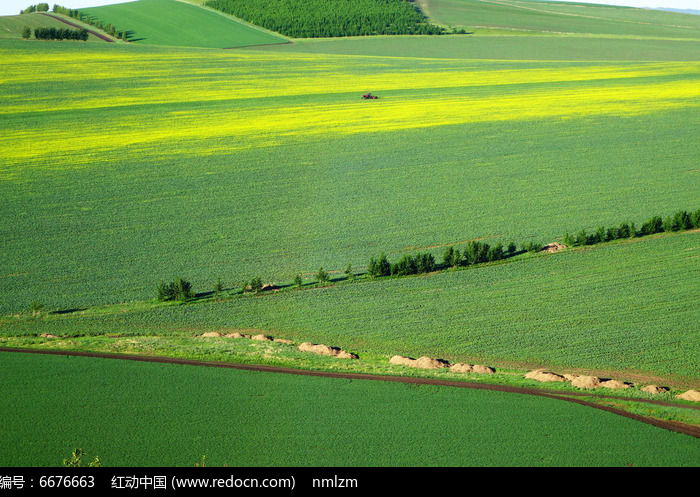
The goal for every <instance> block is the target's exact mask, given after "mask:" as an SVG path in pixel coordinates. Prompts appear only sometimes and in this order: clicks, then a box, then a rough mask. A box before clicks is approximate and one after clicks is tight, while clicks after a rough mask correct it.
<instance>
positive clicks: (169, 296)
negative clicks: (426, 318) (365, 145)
mask: <svg viewBox="0 0 700 497" xmlns="http://www.w3.org/2000/svg"><path fill="white" fill-rule="evenodd" d="M696 228H700V209H698V210H696V211H694V212H688V211H677V212H676V213H675V214H673V215H672V216H668V217H667V218H666V219H663V218H661V217H660V216H654V217H651V218H649V219H648V220H647V221H645V222H644V223H643V224H642V225H641V227H640V229H639V230H637V229H636V228H635V224H634V223H629V222H626V223H622V224H620V225H619V226H614V227H610V228H603V227H600V228H598V229H597V230H596V231H595V232H593V233H590V234H588V233H586V231H585V230H581V231H580V232H579V233H578V234H577V235H575V236H573V235H570V234H569V233H567V234H566V235H565V236H564V244H565V245H568V246H574V247H576V246H581V245H593V244H596V243H601V242H607V241H612V240H617V239H621V238H631V237H642V236H648V235H652V234H654V233H663V232H673V231H683V230H690V229H696ZM542 248H543V245H542V244H541V243H537V242H532V241H528V242H524V243H522V245H521V247H520V249H518V248H517V246H516V244H515V243H514V242H510V243H509V244H508V245H507V246H504V245H503V244H501V243H498V244H496V245H493V246H492V245H489V244H488V243H484V242H480V241H476V240H474V241H471V242H469V243H467V244H466V245H465V246H464V247H463V248H462V249H460V248H458V247H456V246H449V247H447V248H445V250H444V252H443V256H442V262H441V263H438V262H437V261H436V260H435V256H433V254H431V253H430V252H419V253H417V254H414V255H411V254H404V255H403V256H401V258H400V259H399V260H398V261H396V262H394V263H392V262H390V261H389V259H388V258H387V256H386V254H381V255H380V256H379V257H377V258H375V257H370V260H369V264H368V266H367V275H369V276H370V277H372V278H379V277H385V276H408V275H412V274H421V273H431V272H434V271H442V270H446V269H449V268H455V267H460V266H461V267H464V266H472V265H476V264H483V263H487V262H496V261H500V260H503V259H507V258H510V257H514V256H516V255H519V254H523V253H525V252H531V253H534V252H539V251H540V250H542ZM344 274H345V279H347V280H352V279H353V278H354V277H355V274H354V272H353V270H352V266H351V265H350V264H348V265H347V267H346V269H345V272H344ZM315 281H316V283H317V284H319V285H325V284H327V283H329V282H330V275H329V274H328V272H327V271H325V270H324V269H323V268H320V269H319V271H318V272H317V273H316V275H315ZM294 286H296V287H297V288H301V287H302V286H303V279H302V276H301V274H297V275H296V276H295V278H294ZM264 287H265V285H263V282H262V278H260V277H255V278H253V279H252V280H250V281H245V282H243V284H242V286H241V289H240V293H241V294H244V293H247V292H254V293H259V292H261V291H263V290H264V289H265V288H264ZM273 288H277V287H273ZM223 289H224V287H223V284H222V282H221V279H219V280H217V282H216V284H215V285H214V292H213V293H214V296H215V298H217V299H218V297H219V294H220V292H222V291H223ZM193 296H194V292H193V291H192V285H191V284H190V283H189V282H188V281H185V280H183V279H182V278H178V279H177V280H175V281H173V282H170V283H164V282H161V283H159V285H158V300H161V301H168V300H180V301H183V302H184V301H186V300H188V299H190V298H192V297H193Z"/></svg>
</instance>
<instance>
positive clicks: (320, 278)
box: [316, 268, 330, 285]
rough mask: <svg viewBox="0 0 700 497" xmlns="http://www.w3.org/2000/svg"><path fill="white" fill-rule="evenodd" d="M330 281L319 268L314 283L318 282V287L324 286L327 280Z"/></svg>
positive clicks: (326, 274) (325, 273)
mask: <svg viewBox="0 0 700 497" xmlns="http://www.w3.org/2000/svg"><path fill="white" fill-rule="evenodd" d="M329 279H330V276H328V273H327V272H326V271H324V270H323V268H320V269H319V270H318V273H316V281H318V284H319V285H325V284H326V283H328V280H329Z"/></svg>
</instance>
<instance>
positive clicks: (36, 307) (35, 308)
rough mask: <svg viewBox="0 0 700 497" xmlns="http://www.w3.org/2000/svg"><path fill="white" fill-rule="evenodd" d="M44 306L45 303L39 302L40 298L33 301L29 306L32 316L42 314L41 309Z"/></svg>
mask: <svg viewBox="0 0 700 497" xmlns="http://www.w3.org/2000/svg"><path fill="white" fill-rule="evenodd" d="M43 308H44V304H42V303H41V302H39V301H38V300H35V301H34V302H32V303H31V304H30V306H29V310H30V311H31V313H32V316H39V315H41V310H42V309H43Z"/></svg>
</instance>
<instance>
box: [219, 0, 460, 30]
mask: <svg viewBox="0 0 700 497" xmlns="http://www.w3.org/2000/svg"><path fill="white" fill-rule="evenodd" d="M206 5H207V7H211V8H214V9H217V10H220V11H222V12H225V13H227V14H231V15H234V16H236V17H240V18H241V19H245V20H246V21H248V22H250V23H253V24H256V25H258V26H262V27H264V28H267V29H269V30H272V31H276V32H278V33H282V34H283V35H285V36H290V37H293V38H319V37H335V36H365V35H378V34H384V35H389V34H392V35H403V34H431V35H435V34H444V33H447V30H446V29H444V28H441V27H439V26H435V25H432V24H430V23H428V22H427V20H426V18H425V16H424V15H423V14H422V13H421V12H420V11H419V10H418V8H417V7H416V6H415V4H413V3H411V2H407V1H406V0H334V1H332V2H329V1H328V0H304V1H299V0H256V1H254V2H251V1H249V0H209V1H208V2H207V3H206ZM462 32H463V30H462Z"/></svg>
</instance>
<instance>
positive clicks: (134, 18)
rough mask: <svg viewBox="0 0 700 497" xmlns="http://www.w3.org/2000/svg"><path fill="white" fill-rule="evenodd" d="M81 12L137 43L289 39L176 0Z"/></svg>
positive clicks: (217, 44)
mask: <svg viewBox="0 0 700 497" xmlns="http://www.w3.org/2000/svg"><path fill="white" fill-rule="evenodd" d="M80 12H83V13H85V14H87V15H89V16H94V17H96V18H98V19H100V20H101V21H103V22H104V23H109V24H113V25H115V26H118V27H119V28H120V29H126V30H128V31H129V32H130V38H129V40H130V42H132V43H138V44H149V45H169V46H188V47H203V48H232V47H240V46H246V45H263V44H276V43H286V42H287V39H286V38H284V37H283V36H281V35H278V34H275V33H271V32H269V31H266V30H263V29H261V28H258V27H255V26H251V25H248V24H246V23H244V22H241V21H239V20H236V19H234V18H232V17H230V16H226V15H223V14H221V13H219V12H216V11H213V10H210V9H205V8H202V7H199V6H195V5H190V4H188V3H185V2H181V1H177V0H138V1H134V2H127V3H122V4H116V5H105V6H102V7H91V8H85V9H80Z"/></svg>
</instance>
